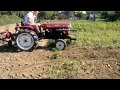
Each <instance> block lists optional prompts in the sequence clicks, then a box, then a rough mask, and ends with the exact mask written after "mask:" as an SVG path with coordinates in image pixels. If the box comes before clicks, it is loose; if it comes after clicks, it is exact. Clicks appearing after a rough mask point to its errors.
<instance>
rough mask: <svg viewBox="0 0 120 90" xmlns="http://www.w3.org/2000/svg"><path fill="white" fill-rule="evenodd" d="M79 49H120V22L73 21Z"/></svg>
mask: <svg viewBox="0 0 120 90" xmlns="http://www.w3.org/2000/svg"><path fill="white" fill-rule="evenodd" d="M71 23H72V28H73V29H77V30H78V31H77V32H75V33H72V34H74V35H76V36H77V41H76V46H77V47H79V48H120V22H102V21H96V22H94V21H71Z"/></svg>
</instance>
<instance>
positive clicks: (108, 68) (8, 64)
mask: <svg viewBox="0 0 120 90" xmlns="http://www.w3.org/2000/svg"><path fill="white" fill-rule="evenodd" d="M14 27H15V24H12V25H10V31H11V32H14ZM5 28H6V26H1V27H0V32H1V31H4V29H5ZM47 41H48V40H41V41H40V42H39V45H38V47H37V49H36V50H34V51H33V52H15V48H13V47H8V46H7V45H3V43H0V79H41V78H47V74H46V73H47V70H48V69H49V68H50V67H51V66H52V65H54V64H55V63H56V61H54V60H51V57H53V55H54V52H53V51H51V50H48V49H46V47H44V46H45V45H46V44H47ZM70 47H72V45H71V46H68V48H66V50H64V51H60V52H59V53H58V55H59V57H61V58H65V59H73V60H75V61H77V62H79V67H78V68H79V70H80V71H81V73H80V75H79V77H78V78H80V79H120V49H112V50H111V49H103V50H101V49H100V50H99V49H98V50H95V49H92V50H84V49H79V48H78V49H69V48H70Z"/></svg>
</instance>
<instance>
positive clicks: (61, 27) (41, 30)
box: [1, 22, 76, 51]
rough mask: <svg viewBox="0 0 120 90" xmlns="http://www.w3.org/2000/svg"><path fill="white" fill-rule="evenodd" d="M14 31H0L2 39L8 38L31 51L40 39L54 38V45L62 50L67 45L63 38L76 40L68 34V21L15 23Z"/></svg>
mask: <svg viewBox="0 0 120 90" xmlns="http://www.w3.org/2000/svg"><path fill="white" fill-rule="evenodd" d="M15 30H16V31H15V33H13V34H12V33H11V32H9V31H6V32H4V33H1V35H3V36H4V38H2V39H7V38H10V41H9V42H8V44H9V45H11V44H12V43H13V42H14V45H15V46H16V47H17V48H19V49H20V50H23V51H32V50H34V49H35V48H36V46H37V41H38V40H41V39H54V40H55V46H56V48H57V49H59V50H64V49H65V48H66V46H67V44H66V41H65V40H64V39H70V40H76V37H75V36H72V35H70V31H71V23H70V22H44V23H42V24H41V25H38V26H36V25H35V26H34V25H31V26H24V25H23V24H22V25H20V26H19V25H18V24H17V25H16V27H15Z"/></svg>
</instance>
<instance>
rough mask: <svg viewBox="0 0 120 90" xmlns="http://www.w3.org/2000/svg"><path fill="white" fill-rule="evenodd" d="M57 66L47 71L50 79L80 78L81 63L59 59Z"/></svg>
mask: <svg viewBox="0 0 120 90" xmlns="http://www.w3.org/2000/svg"><path fill="white" fill-rule="evenodd" d="M55 62H56V64H54V65H52V66H51V67H50V68H49V69H48V71H47V73H46V74H47V78H49V79H75V78H79V75H80V70H79V67H78V66H79V62H78V61H75V60H68V59H63V58H59V59H56V60H55Z"/></svg>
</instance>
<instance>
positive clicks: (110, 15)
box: [0, 11, 120, 21]
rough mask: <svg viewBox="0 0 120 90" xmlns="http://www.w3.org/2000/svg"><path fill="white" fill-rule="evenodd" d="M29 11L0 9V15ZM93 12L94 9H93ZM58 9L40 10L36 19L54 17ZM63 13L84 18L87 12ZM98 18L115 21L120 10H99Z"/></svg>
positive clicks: (20, 13) (20, 14) (23, 13)
mask: <svg viewBox="0 0 120 90" xmlns="http://www.w3.org/2000/svg"><path fill="white" fill-rule="evenodd" d="M28 12H29V11H0V15H16V16H18V17H20V18H24V16H25V15H26V14H27V13H28ZM93 12H94V11H93ZM58 14H59V13H58V11H40V14H39V15H38V20H41V19H51V20H53V19H55V18H56V17H57V16H58ZM64 14H65V15H66V16H68V17H76V18H77V19H86V18H87V17H88V15H89V14H83V13H81V12H77V13H76V12H75V11H65V12H64ZM99 18H100V19H105V21H117V20H120V11H101V14H100V16H99Z"/></svg>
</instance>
